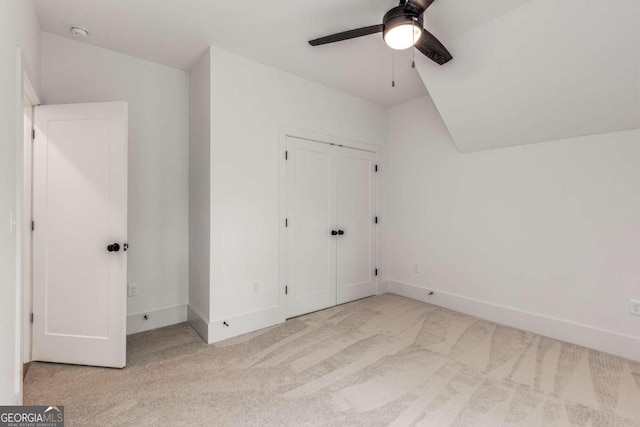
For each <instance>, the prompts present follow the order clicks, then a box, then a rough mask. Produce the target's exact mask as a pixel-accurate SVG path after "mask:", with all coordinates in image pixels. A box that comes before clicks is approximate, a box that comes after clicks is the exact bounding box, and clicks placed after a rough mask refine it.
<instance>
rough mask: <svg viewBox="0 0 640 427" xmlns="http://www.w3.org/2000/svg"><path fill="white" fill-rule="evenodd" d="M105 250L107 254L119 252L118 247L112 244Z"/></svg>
mask: <svg viewBox="0 0 640 427" xmlns="http://www.w3.org/2000/svg"><path fill="white" fill-rule="evenodd" d="M107 250H108V251H109V252H118V251H119V250H120V245H119V244H118V243H112V244H110V245H109V246H107Z"/></svg>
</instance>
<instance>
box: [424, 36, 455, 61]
mask: <svg viewBox="0 0 640 427" xmlns="http://www.w3.org/2000/svg"><path fill="white" fill-rule="evenodd" d="M415 48H416V49H418V50H419V51H420V52H422V53H423V54H424V55H425V56H426V57H427V58H429V59H430V60H432V61H433V62H435V63H437V64H440V65H443V64H446V63H447V62H449V61H451V60H452V59H453V56H451V54H450V53H449V51H448V50H447V48H446V47H444V45H443V44H442V43H440V41H439V40H438V39H437V38H435V36H434V35H433V34H431V33H430V32H429V31H427V30H422V35H421V36H420V38H419V39H418V41H417V42H416V44H415Z"/></svg>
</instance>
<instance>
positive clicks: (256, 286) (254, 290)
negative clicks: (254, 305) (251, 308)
mask: <svg viewBox="0 0 640 427" xmlns="http://www.w3.org/2000/svg"><path fill="white" fill-rule="evenodd" d="M251 293H252V294H253V295H255V294H259V293H260V283H252V284H251Z"/></svg>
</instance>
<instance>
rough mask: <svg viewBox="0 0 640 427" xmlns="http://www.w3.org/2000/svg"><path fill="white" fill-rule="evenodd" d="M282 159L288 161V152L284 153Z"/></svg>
mask: <svg viewBox="0 0 640 427" xmlns="http://www.w3.org/2000/svg"><path fill="white" fill-rule="evenodd" d="M284 159H285V160H289V152H288V151H285V152H284Z"/></svg>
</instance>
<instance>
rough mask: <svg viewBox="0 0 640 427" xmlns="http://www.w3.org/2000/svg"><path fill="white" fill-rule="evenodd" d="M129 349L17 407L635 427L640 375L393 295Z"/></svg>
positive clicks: (57, 379) (206, 417)
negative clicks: (122, 364) (216, 339)
mask: <svg viewBox="0 0 640 427" xmlns="http://www.w3.org/2000/svg"><path fill="white" fill-rule="evenodd" d="M127 351H128V365H127V367H126V368H125V369H122V370H112V369H101V368H91V367H82V366H67V365H56V364H47V363H34V364H33V365H32V366H31V368H30V369H29V372H28V374H27V378H26V382H25V404H45V405H49V404H62V405H65V414H66V417H67V425H68V426H97V425H100V426H112V425H113V426H116V425H117V426H165V425H166V426H169V425H170V426H178V425H182V426H211V425H215V426H227V425H234V426H272V425H283V426H306V425H309V426H312V425H333V426H343V425H344V426H387V425H393V426H414V425H423V426H449V425H453V426H502V425H518V426H640V363H636V362H632V361H630V360H626V359H622V358H620V357H616V356H611V355H608V354H604V353H601V352H598V351H593V350H588V349H586V348H583V347H579V346H576V345H573V344H567V343H564V342H560V341H556V340H552V339H549V338H544V337H541V336H538V335H535V334H532V333H529V332H524V331H520V330H517V329H513V328H509V327H505V326H501V325H497V324H495V323H491V322H487V321H484V320H480V319H477V318H474V317H471V316H467V315H464V314H461V313H457V312H454V311H450V310H446V309H443V308H439V307H436V306H433V305H429V304H425V303H422V302H418V301H413V300H410V299H406V298H402V297H399V296H395V295H382V296H379V297H373V298H368V299H365V300H361V301H357V302H354V303H350V304H346V305H343V306H339V307H334V308H331V309H328V310H324V311H320V312H317V313H313V314H309V315H306V316H303V317H299V318H296V319H293V320H290V321H288V322H286V323H285V324H282V325H279V326H276V327H273V328H269V329H266V330H263V331H259V332H255V333H252V334H248V335H245V336H243V337H238V338H234V339H232V340H228V341H226V342H223V343H221V344H218V345H210V346H208V345H206V344H204V343H203V342H202V340H201V339H200V338H199V337H198V336H197V335H196V334H195V332H193V330H191V329H190V327H189V326H188V325H186V324H180V325H176V326H171V327H168V328H163V329H158V330H155V331H150V332H144V333H141V334H137V335H133V336H131V337H129V340H128V349H127Z"/></svg>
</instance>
